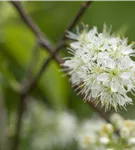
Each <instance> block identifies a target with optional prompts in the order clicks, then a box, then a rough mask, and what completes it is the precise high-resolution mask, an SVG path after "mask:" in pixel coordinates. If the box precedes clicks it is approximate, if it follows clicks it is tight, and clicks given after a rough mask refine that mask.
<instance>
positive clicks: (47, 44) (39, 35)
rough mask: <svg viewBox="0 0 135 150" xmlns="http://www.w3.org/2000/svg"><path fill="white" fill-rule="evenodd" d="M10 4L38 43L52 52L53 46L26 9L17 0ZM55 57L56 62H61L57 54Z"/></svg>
mask: <svg viewBox="0 0 135 150" xmlns="http://www.w3.org/2000/svg"><path fill="white" fill-rule="evenodd" d="M11 4H12V5H13V6H14V7H15V8H16V10H17V11H18V13H19V15H20V16H21V18H22V19H23V21H24V22H25V24H27V26H28V27H29V28H30V29H31V30H32V32H33V33H34V34H35V36H36V37H37V39H38V42H39V44H40V45H41V46H42V47H44V48H45V49H47V50H48V51H49V53H51V54H52V53H53V52H54V50H55V48H54V46H53V45H52V44H51V43H50V42H49V40H48V39H47V37H46V36H45V35H44V34H43V33H42V31H41V30H40V29H39V27H38V26H37V25H36V23H35V22H34V21H33V20H32V18H31V17H30V16H29V14H28V13H27V12H26V10H24V8H23V7H22V5H21V3H20V2H19V1H11ZM55 59H56V61H57V62H58V63H59V62H61V59H60V57H59V56H58V55H55Z"/></svg>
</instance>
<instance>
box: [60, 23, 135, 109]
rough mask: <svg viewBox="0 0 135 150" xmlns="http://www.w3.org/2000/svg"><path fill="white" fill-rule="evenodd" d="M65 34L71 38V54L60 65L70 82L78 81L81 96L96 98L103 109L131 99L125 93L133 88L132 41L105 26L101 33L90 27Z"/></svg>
mask: <svg viewBox="0 0 135 150" xmlns="http://www.w3.org/2000/svg"><path fill="white" fill-rule="evenodd" d="M68 37H69V38H70V39H72V40H74V41H73V42H72V43H71V44H70V48H69V53H71V54H72V56H71V57H67V58H66V61H65V63H64V64H63V66H64V67H65V68H66V70H67V71H68V74H69V75H70V76H71V82H72V84H73V85H75V86H76V85H79V87H80V89H81V91H80V93H81V94H84V95H85V97H84V99H85V100H89V101H90V100H95V101H96V102H97V103H98V102H99V101H100V102H101V105H102V106H105V108H106V110H108V109H110V108H111V106H113V107H114V108H115V110H117V108H118V107H117V106H120V107H125V105H126V104H128V103H132V99H131V98H129V97H128V96H127V93H128V92H129V91H130V92H132V93H133V92H134V90H135V62H134V61H133V60H132V59H131V57H132V56H134V53H135V51H134V50H133V46H134V45H133V44H128V40H127V39H126V38H120V37H119V36H116V35H114V34H111V33H110V31H109V30H107V27H106V26H104V29H103V32H102V33H99V32H98V31H97V28H96V27H94V28H93V29H91V30H89V31H88V30H87V29H84V30H83V31H82V32H81V33H79V31H78V32H77V34H74V33H71V32H69V35H68Z"/></svg>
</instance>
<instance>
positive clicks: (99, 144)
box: [77, 114, 135, 150]
mask: <svg viewBox="0 0 135 150" xmlns="http://www.w3.org/2000/svg"><path fill="white" fill-rule="evenodd" d="M111 121H112V123H105V122H103V121H101V120H90V121H89V122H88V121H87V123H86V122H85V123H84V124H83V126H82V127H81V130H80V131H81V132H79V134H78V135H77V142H78V143H79V148H80V150H135V120H125V119H124V118H122V117H121V116H119V115H118V114H113V115H112V116H111ZM116 131H118V132H119V134H118V133H117V132H116Z"/></svg>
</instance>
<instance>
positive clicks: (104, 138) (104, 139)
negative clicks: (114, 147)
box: [100, 137, 110, 145]
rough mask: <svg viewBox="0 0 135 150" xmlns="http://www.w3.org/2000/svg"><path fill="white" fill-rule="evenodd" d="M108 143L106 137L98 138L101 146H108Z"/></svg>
mask: <svg viewBox="0 0 135 150" xmlns="http://www.w3.org/2000/svg"><path fill="white" fill-rule="evenodd" d="M109 142H110V140H109V138H108V137H101V138H100V143H101V144H104V145H107V144H109Z"/></svg>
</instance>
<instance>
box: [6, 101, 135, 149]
mask: <svg viewBox="0 0 135 150" xmlns="http://www.w3.org/2000/svg"><path fill="white" fill-rule="evenodd" d="M27 108H28V112H27V114H26V115H24V122H23V132H22V137H21V140H22V142H21V143H23V142H26V143H27V144H28V146H27V148H26V149H25V148H24V146H23V145H20V148H21V146H22V147H23V148H21V149H23V150H28V149H30V150H31V149H32V150H45V149H47V150H54V149H66V150H72V149H76V150H135V120H125V119H124V118H122V117H121V116H120V115H118V114H113V115H112V116H110V121H111V123H106V122H105V121H104V120H101V119H100V118H98V117H96V116H95V117H93V118H92V119H89V118H87V119H85V120H83V121H82V120H81V121H80V120H79V118H78V117H77V116H76V115H74V114H72V113H69V112H68V111H62V112H60V113H58V112H56V111H54V110H52V109H48V108H46V107H44V105H43V104H42V103H37V102H34V103H33V102H32V103H30V105H28V107H27ZM12 119H13V120H14V121H13V120H12V121H13V122H15V117H14V116H13V118H12ZM13 122H10V127H9V132H8V133H9V134H10V135H11V136H13V135H14V132H15V131H14V130H15V128H14V127H13V126H14V124H13ZM116 131H118V132H119V134H117V133H116Z"/></svg>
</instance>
